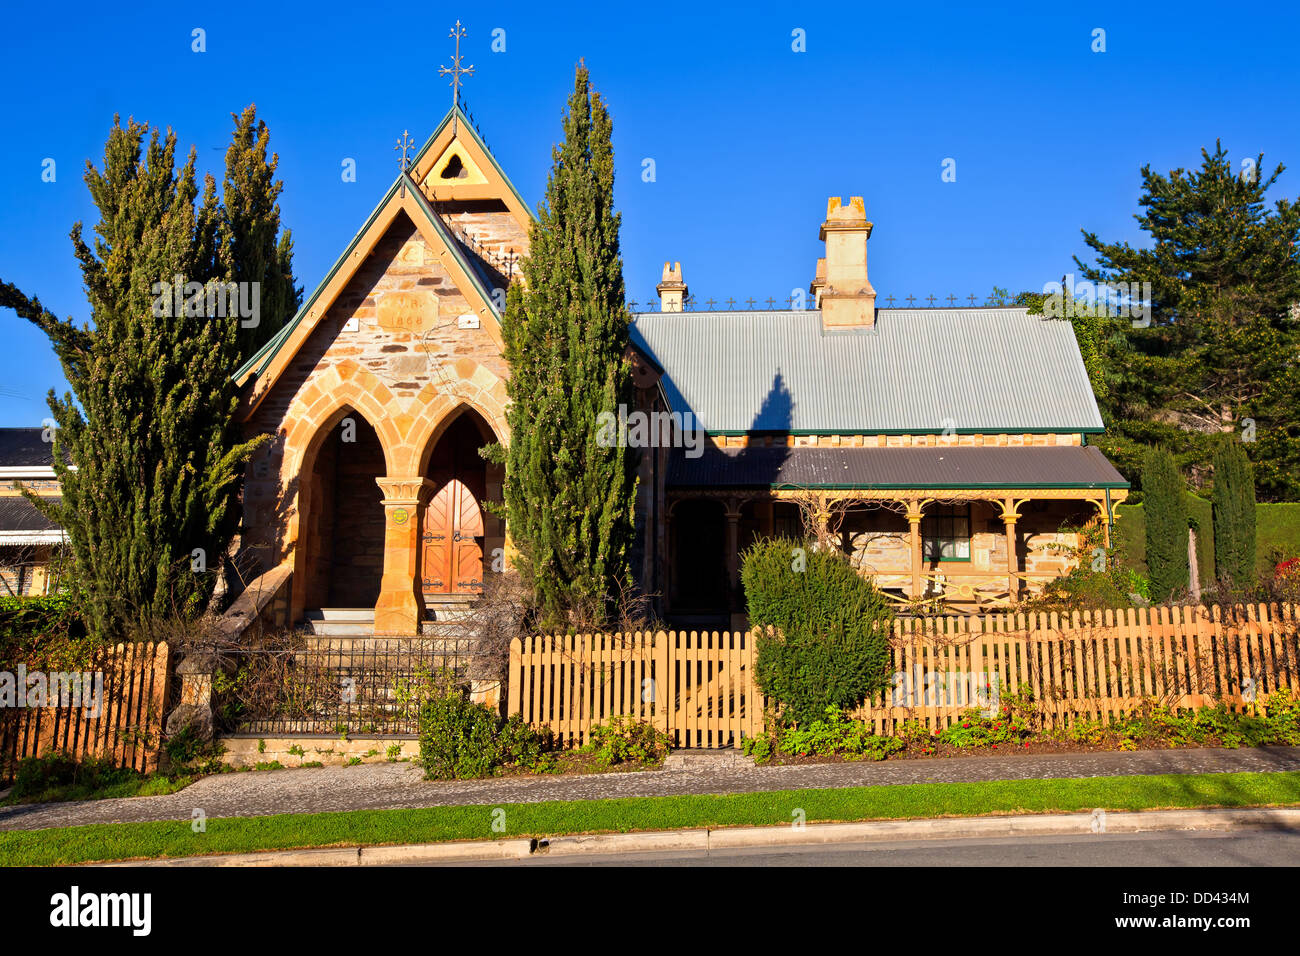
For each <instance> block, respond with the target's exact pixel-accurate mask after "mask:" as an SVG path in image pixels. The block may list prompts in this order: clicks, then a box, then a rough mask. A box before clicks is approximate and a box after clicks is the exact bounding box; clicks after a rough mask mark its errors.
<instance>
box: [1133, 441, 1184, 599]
mask: <svg viewBox="0 0 1300 956" xmlns="http://www.w3.org/2000/svg"><path fill="white" fill-rule="evenodd" d="M1186 494H1187V490H1186V486H1185V485H1184V484H1183V477H1182V475H1180V474H1179V473H1178V466H1177V465H1176V464H1175V463H1174V457H1173V455H1171V454H1170V453H1169V452H1167V451H1165V450H1164V449H1163V448H1153V449H1151V451H1149V452H1148V453H1147V456H1146V461H1145V463H1144V464H1143V467H1142V501H1143V509H1144V510H1145V512H1146V536H1147V570H1148V571H1149V572H1150V575H1151V597H1152V598H1153V599H1154V600H1156V601H1167V600H1169V598H1170V597H1171V596H1173V595H1174V594H1177V593H1180V592H1182V591H1185V590H1186V589H1187V586H1188V583H1189V580H1190V577H1191V571H1190V568H1189V567H1188V561H1187V500H1186Z"/></svg>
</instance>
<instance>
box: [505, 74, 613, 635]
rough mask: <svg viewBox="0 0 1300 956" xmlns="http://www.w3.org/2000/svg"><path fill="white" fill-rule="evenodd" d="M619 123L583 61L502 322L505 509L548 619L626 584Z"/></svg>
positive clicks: (566, 615)
mask: <svg viewBox="0 0 1300 956" xmlns="http://www.w3.org/2000/svg"><path fill="white" fill-rule="evenodd" d="M610 135H611V121H610V116H609V111H608V110H607V108H606V106H605V104H604V102H603V101H602V99H601V97H600V94H599V93H595V92H593V91H591V90H590V88H589V81H588V74H587V70H586V68H585V67H584V66H581V65H580V66H579V67H578V69H577V74H576V77H575V79H574V88H573V94H572V96H571V97H570V98H569V105H568V112H567V114H566V115H565V118H564V141H563V143H561V144H560V145H559V146H556V147H554V148H553V150H552V161H553V168H552V170H551V174H550V178H549V179H548V181H547V186H546V199H545V201H544V202H543V203H542V204H541V206H540V207H539V208H538V217H537V219H536V221H535V222H534V223H533V224H532V227H531V229H530V232H529V242H530V251H529V255H528V258H527V259H526V260H525V261H524V262H523V263H522V272H523V276H524V280H525V283H524V284H523V285H520V284H519V283H515V284H513V285H512V286H511V287H510V289H509V290H508V293H507V297H506V311H505V315H504V317H503V320H502V337H503V339H504V341H505V357H506V359H507V361H508V362H509V363H510V370H511V371H510V380H509V382H508V384H507V390H508V393H509V396H510V402H511V404H510V407H509V411H508V413H507V418H508V422H509V425H510V444H509V447H508V449H506V450H505V451H504V452H501V451H498V452H497V455H498V457H499V459H501V460H504V462H505V465H506V481H505V512H506V521H507V527H508V529H509V533H510V537H511V540H512V542H513V543H514V545H515V546H516V548H517V549H518V555H517V557H516V561H515V563H516V565H517V567H518V568H519V570H520V573H521V575H522V576H523V578H524V580H525V582H526V583H527V584H528V585H529V586H530V587H531V588H532V590H533V592H534V594H535V596H536V599H537V602H538V605H539V608H540V610H541V613H542V615H543V617H544V618H545V620H546V621H547V622H548V623H551V624H560V623H562V622H563V621H565V620H566V619H572V616H573V615H574V614H582V615H590V614H592V613H593V612H594V613H595V614H597V615H600V614H604V613H607V612H608V611H610V610H612V605H613V603H614V600H615V596H616V595H617V594H619V593H620V592H621V591H622V589H623V588H624V587H625V586H627V585H629V584H630V583H631V573H630V569H629V549H630V547H631V544H632V537H633V509H634V503H635V497H636V456H635V453H634V452H633V451H631V450H630V449H628V448H627V447H626V443H625V442H623V441H616V442H601V441H599V440H598V436H599V434H600V432H601V426H600V422H599V419H600V416H601V415H602V413H609V414H612V415H617V414H618V409H619V406H620V405H631V403H632V400H633V391H632V383H631V368H630V366H629V365H628V362H627V360H626V357H625V352H626V349H627V345H628V329H629V325H630V321H631V317H630V315H629V314H628V311H627V307H626V305H625V302H624V300H625V295H626V293H625V289H624V284H623V263H622V258H621V256H620V253H619V235H618V232H619V223H620V220H621V218H622V217H621V216H620V215H619V214H618V213H616V212H614V155H613V146H612V144H611V139H610Z"/></svg>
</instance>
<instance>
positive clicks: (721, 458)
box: [667, 444, 1129, 490]
mask: <svg viewBox="0 0 1300 956" xmlns="http://www.w3.org/2000/svg"><path fill="white" fill-rule="evenodd" d="M686 455H687V450H686V449H682V448H678V449H674V450H673V452H672V454H671V455H670V456H669V461H668V475H667V483H668V487H670V488H779V489H797V488H816V489H837V490H838V489H863V490H889V489H899V490H904V489H918V490H925V489H950V490H955V489H990V488H1008V489H1043V488H1078V489H1097V490H1103V489H1127V488H1128V487H1129V483H1128V482H1127V481H1125V480H1124V476H1123V475H1121V474H1120V473H1119V472H1118V471H1116V470H1115V468H1114V466H1113V465H1111V463H1110V462H1109V461H1107V460H1106V456H1105V455H1103V454H1102V453H1101V451H1100V449H1098V448H1096V447H1094V446H1092V445H1082V446H1080V445H1058V446H1025V447H953V448H853V447H840V448H821V447H817V448H808V447H804V448H789V447H753V448H726V449H723V448H717V447H716V446H713V445H709V444H706V446H705V450H704V453H703V455H701V456H700V457H699V458H688V457H687V456H686Z"/></svg>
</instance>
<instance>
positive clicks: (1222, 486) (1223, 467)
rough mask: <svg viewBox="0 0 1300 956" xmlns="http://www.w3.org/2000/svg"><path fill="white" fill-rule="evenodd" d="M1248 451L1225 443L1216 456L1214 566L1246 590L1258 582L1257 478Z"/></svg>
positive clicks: (1232, 443) (1223, 576)
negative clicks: (1256, 535) (1256, 568)
mask: <svg viewBox="0 0 1300 956" xmlns="http://www.w3.org/2000/svg"><path fill="white" fill-rule="evenodd" d="M1252 471H1253V469H1252V468H1251V464H1250V459H1249V458H1248V457H1246V452H1245V449H1243V448H1242V446H1241V444H1240V443H1239V442H1236V441H1226V442H1223V443H1222V444H1221V445H1220V446H1219V448H1218V450H1217V451H1216V452H1215V455H1214V566H1215V568H1216V569H1217V570H1218V574H1219V577H1220V578H1224V579H1226V580H1228V581H1229V582H1231V583H1232V584H1234V585H1236V586H1237V587H1245V586H1247V585H1248V584H1250V582H1251V581H1253V580H1254V578H1255V477H1254V475H1253V473H1252Z"/></svg>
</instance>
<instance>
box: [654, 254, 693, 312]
mask: <svg viewBox="0 0 1300 956" xmlns="http://www.w3.org/2000/svg"><path fill="white" fill-rule="evenodd" d="M655 291H656V292H658V293H659V311H661V312H680V311H682V300H683V299H685V298H686V293H687V291H688V290H687V288H686V283H685V282H683V281H682V264H681V263H680V262H674V263H673V264H672V266H671V268H670V267H669V265H668V263H666V262H665V263H664V277H663V281H662V282H660V283H659V284H658V285H657V286H655Z"/></svg>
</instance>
